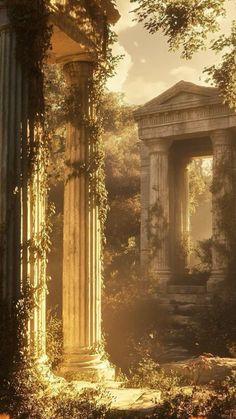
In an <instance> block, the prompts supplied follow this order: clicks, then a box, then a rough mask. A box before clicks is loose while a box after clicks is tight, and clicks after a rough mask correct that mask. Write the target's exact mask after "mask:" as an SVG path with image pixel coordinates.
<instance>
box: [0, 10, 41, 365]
mask: <svg viewBox="0 0 236 419" xmlns="http://www.w3.org/2000/svg"><path fill="white" fill-rule="evenodd" d="M0 22H1V26H0V280H1V282H0V302H1V304H0V307H1V309H2V308H3V307H5V309H6V312H8V316H10V318H14V314H13V312H14V311H15V307H16V302H17V300H18V299H19V298H22V296H24V294H22V291H24V286H26V285H27V284H28V283H30V285H31V286H32V289H33V288H35V295H34V297H35V302H36V305H35V307H34V309H33V312H32V313H31V319H30V320H29V322H28V333H27V331H25V344H26V345H28V349H29V350H30V353H31V355H32V356H34V357H35V358H41V359H42V357H44V356H45V350H46V349H45V346H46V344H45V328H46V327H45V325H46V320H45V317H46V316H45V309H46V308H45V295H46V285H45V282H46V254H45V252H44V250H43V249H42V248H41V250H39V246H40V243H41V236H42V231H43V230H44V227H45V194H44V189H42V178H43V177H44V170H45V168H44V166H43V163H42V161H41V159H40V155H39V154H40V153H41V151H39V154H38V155H37V156H34V164H32V165H31V162H30V161H29V148H30V147H31V146H32V144H35V138H36V136H37V138H39V137H40V136H41V135H42V130H41V131H40V130H39V129H38V132H36V131H35V128H34V121H32V120H30V118H29V75H28V73H27V72H26V71H24V70H23V69H22V65H21V63H20V62H19V60H18V59H17V58H16V45H17V41H16V35H15V33H14V32H13V30H12V28H11V26H10V23H9V19H8V14H7V8H6V7H4V5H3V2H0ZM29 133H30V134H29ZM39 253H40V256H39ZM6 312H5V313H0V317H1V319H3V318H4V316H5V315H6ZM7 321H8V322H9V324H10V319H9V318H8V320H6V322H7ZM9 332H10V330H9ZM14 345H15V346H16V342H15V343H14ZM11 349H13V350H14V348H10V347H9V348H8V353H9V357H10V356H11Z"/></svg>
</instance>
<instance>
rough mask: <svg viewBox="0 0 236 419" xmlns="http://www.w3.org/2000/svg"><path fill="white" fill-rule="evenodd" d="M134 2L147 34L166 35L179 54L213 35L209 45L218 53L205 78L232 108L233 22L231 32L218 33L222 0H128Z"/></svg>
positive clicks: (235, 83) (235, 90)
mask: <svg viewBox="0 0 236 419" xmlns="http://www.w3.org/2000/svg"><path fill="white" fill-rule="evenodd" d="M131 2H132V3H136V5H137V7H136V9H135V13H136V16H137V20H138V22H140V23H143V25H144V27H145V28H146V29H147V30H148V31H149V32H150V33H151V34H155V33H156V32H158V31H162V33H163V34H164V35H165V36H166V37H167V41H168V44H169V47H170V50H177V49H180V48H182V57H183V58H186V59H191V57H192V55H193V54H194V53H195V52H197V51H199V50H200V49H205V48H206V47H207V45H208V43H207V37H208V35H209V34H210V33H211V34H213V33H214V34H215V35H214V38H213V39H212V40H211V41H210V46H209V48H210V49H211V50H212V51H213V52H214V53H215V54H218V55H219V56H220V57H221V59H220V62H219V64H215V65H213V66H211V67H208V68H206V69H205V70H204V71H205V72H206V74H207V75H208V79H209V81H211V82H212V83H213V84H214V85H216V86H217V87H218V88H219V90H220V93H221V95H222V97H223V99H224V102H225V103H227V104H228V105H229V106H230V107H233V108H236V59H235V57H236V23H235V22H234V21H232V25H231V33H230V34H229V35H228V36H226V35H224V34H223V35H221V34H218V35H216V33H218V32H219V30H220V24H219V18H220V17H222V16H225V15H226V0H148V1H147V0H131Z"/></svg>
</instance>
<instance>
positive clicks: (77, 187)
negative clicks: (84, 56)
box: [0, 1, 113, 378]
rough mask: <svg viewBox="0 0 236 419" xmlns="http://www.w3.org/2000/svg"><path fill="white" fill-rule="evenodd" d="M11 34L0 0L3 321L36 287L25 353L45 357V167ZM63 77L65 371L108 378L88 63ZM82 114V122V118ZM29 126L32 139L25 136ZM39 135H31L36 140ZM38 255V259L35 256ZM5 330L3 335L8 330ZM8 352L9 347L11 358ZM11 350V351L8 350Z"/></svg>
mask: <svg viewBox="0 0 236 419" xmlns="http://www.w3.org/2000/svg"><path fill="white" fill-rule="evenodd" d="M15 49H16V36H15V34H14V33H13V32H12V29H11V28H10V26H9V19H8V15H7V9H6V7H5V5H4V3H3V2H1V1H0V239H1V240H0V276H1V278H0V279H1V283H0V316H1V321H2V320H3V322H4V324H5V325H7V324H8V323H7V322H8V320H9V318H8V315H7V313H9V316H10V317H11V316H12V312H13V310H14V306H15V304H16V301H17V300H18V299H19V298H21V291H22V289H23V286H24V285H26V283H27V282H28V281H29V282H30V284H31V286H32V287H34V291H35V296H36V297H37V298H36V305H35V306H34V309H33V313H32V316H31V319H30V321H29V327H28V331H29V342H28V345H29V347H30V348H33V349H34V353H33V354H34V356H35V357H36V358H38V359H40V360H41V362H43V360H45V359H46V355H45V354H46V318H45V317H46V305H45V301H46V254H45V250H44V247H42V239H43V237H42V236H43V235H44V233H46V232H45V228H46V218H45V214H46V213H45V211H46V210H45V194H44V189H43V187H42V182H43V177H44V170H45V168H44V166H43V164H42V161H41V156H40V153H41V151H40V150H39V151H38V154H37V156H36V158H35V161H34V167H33V168H32V171H31V172H29V167H30V162H29V141H30V140H31V136H32V135H35V136H40V135H41V134H42V133H41V132H40V131H39V130H38V131H37V132H36V130H35V132H34V129H33V128H34V127H32V123H34V122H33V121H30V120H29V87H28V86H29V84H28V78H27V74H24V72H23V70H22V68H21V65H20V63H19V62H18V61H17V59H16V52H15ZM65 73H66V76H67V80H68V82H69V84H70V86H71V87H72V88H74V87H76V88H78V93H79V95H80V99H79V105H80V109H78V115H73V118H72V122H71V123H69V124H68V129H67V140H66V155H67V157H66V159H67V169H66V184H65V213H64V267H63V330H64V357H65V359H64V363H63V365H62V368H61V369H62V372H63V373H64V372H71V371H73V372H74V371H78V372H82V373H85V375H86V377H87V378H88V377H89V376H90V375H89V374H88V373H92V374H95V375H106V376H107V377H109V378H112V376H113V370H112V369H111V368H110V367H109V365H108V364H107V363H106V362H103V361H102V360H101V355H100V351H99V349H100V348H99V345H100V343H101V231H100V223H99V216H98V205H97V203H96V202H95V193H94V190H93V188H92V185H91V183H92V182H93V184H94V183H95V184H96V173H95V172H94V173H93V174H92V175H91V173H89V171H88V168H89V167H88V166H89V164H90V163H91V158H92V157H93V153H94V148H95V144H93V142H92V141H91V138H90V129H91V127H89V125H88V121H89V119H90V118H91V117H92V116H93V115H92V113H93V112H94V110H93V104H92V100H91V96H90V95H89V89H90V85H91V81H92V77H93V63H92V62H91V60H88V61H83V62H79V61H77V62H72V63H69V64H66V65H65ZM81 116H82V118H81ZM29 129H30V134H31V135H30V139H29ZM35 138H36V137H35ZM39 254H40V255H39ZM6 332H7V330H6ZM10 349H12V348H7V351H8V355H9V357H10V355H11V354H10ZM13 349H14V348H13Z"/></svg>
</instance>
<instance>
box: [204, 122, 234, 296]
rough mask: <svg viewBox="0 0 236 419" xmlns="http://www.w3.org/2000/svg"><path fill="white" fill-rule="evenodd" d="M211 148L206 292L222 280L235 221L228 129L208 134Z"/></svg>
mask: <svg viewBox="0 0 236 419" xmlns="http://www.w3.org/2000/svg"><path fill="white" fill-rule="evenodd" d="M211 139H212V145H213V185H212V226H213V248H212V273H211V277H210V279H209V281H208V283H207V288H208V291H210V292H214V291H217V289H219V288H220V286H221V284H222V281H224V280H225V279H226V276H227V273H228V268H229V257H230V251H231V249H230V240H229V235H230V222H231V221H232V222H233V220H234V219H235V205H234V202H235V193H234V190H235V186H234V185H233V176H232V175H233V155H234V153H233V138H232V134H231V132H230V131H229V130H217V131H214V132H213V133H212V135H211Z"/></svg>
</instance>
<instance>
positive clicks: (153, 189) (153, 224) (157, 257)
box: [148, 140, 171, 288]
mask: <svg viewBox="0 0 236 419" xmlns="http://www.w3.org/2000/svg"><path fill="white" fill-rule="evenodd" d="M148 145H149V155H150V184H149V227H148V228H149V251H150V271H151V275H152V276H153V277H156V278H157V280H158V281H159V284H160V286H163V288H164V287H165V285H166V283H167V282H168V280H169V279H170V276H171V270H170V237H169V215H170V208H169V205H170V204H169V147H170V142H169V141H166V140H153V141H152V142H151V143H149V144H148Z"/></svg>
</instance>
